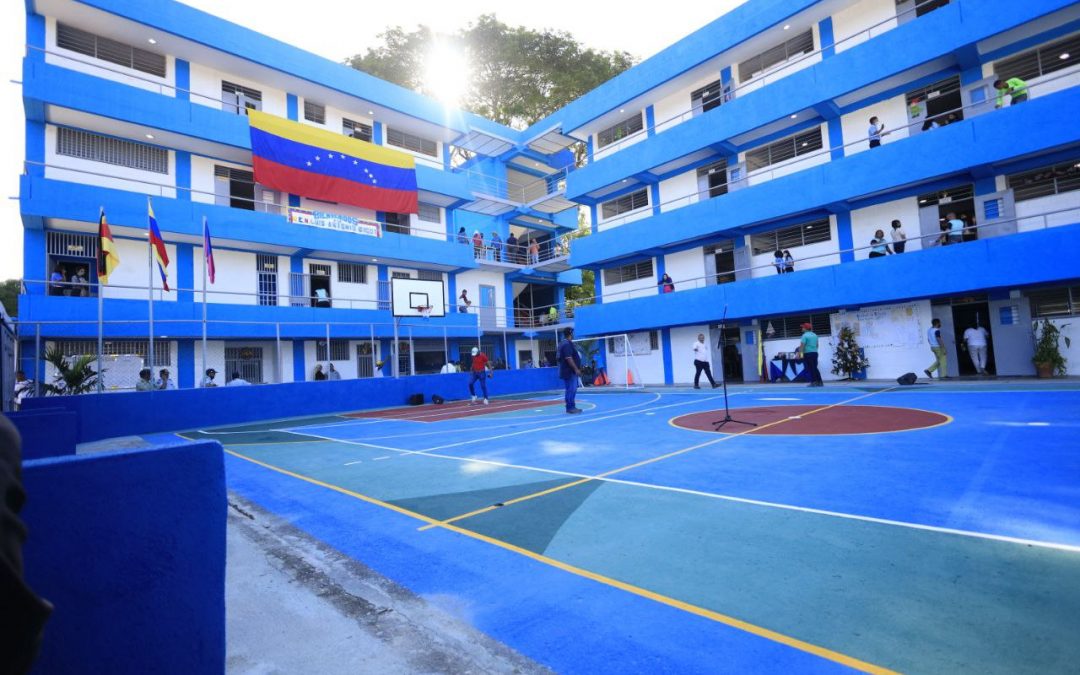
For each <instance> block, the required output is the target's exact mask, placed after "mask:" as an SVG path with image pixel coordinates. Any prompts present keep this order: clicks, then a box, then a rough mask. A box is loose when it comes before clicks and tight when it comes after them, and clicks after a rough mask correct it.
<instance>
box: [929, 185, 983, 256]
mask: <svg viewBox="0 0 1080 675" xmlns="http://www.w3.org/2000/svg"><path fill="white" fill-rule="evenodd" d="M949 214H953V215H954V216H955V217H956V218H957V219H959V220H960V221H961V222H962V223H963V224H964V229H963V241H974V240H975V239H978V238H979V232H978V230H977V229H976V228H977V227H978V225H977V223H976V221H975V191H974V186H972V185H961V186H958V187H955V188H951V189H948V190H941V191H939V192H932V193H927V194H923V195H919V230H920V234H921V235H922V236H923V240H922V246H923V248H928V247H930V246H937V245H941V244H944V243H946V242H947V241H948V240H947V238H946V236H945V235H946V233H947V232H948V230H949V221H950V220H951V218H950V217H949Z"/></svg>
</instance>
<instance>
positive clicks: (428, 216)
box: [416, 202, 442, 223]
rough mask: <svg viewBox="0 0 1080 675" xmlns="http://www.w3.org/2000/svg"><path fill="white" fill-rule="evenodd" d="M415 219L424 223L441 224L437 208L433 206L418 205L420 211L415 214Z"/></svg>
mask: <svg viewBox="0 0 1080 675" xmlns="http://www.w3.org/2000/svg"><path fill="white" fill-rule="evenodd" d="M416 217H417V218H419V219H420V220H422V221H424V222H425V223H441V222H442V217H441V212H440V209H439V207H438V206H435V205H434V204H424V203H423V202H421V203H420V210H419V211H418V212H417V214H416Z"/></svg>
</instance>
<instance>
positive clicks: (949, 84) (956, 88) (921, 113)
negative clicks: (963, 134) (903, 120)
mask: <svg viewBox="0 0 1080 675" xmlns="http://www.w3.org/2000/svg"><path fill="white" fill-rule="evenodd" d="M905 98H906V100H907V107H908V123H909V124H910V125H911V126H910V127H909V128H908V135H909V136H912V135H915V134H919V133H922V132H924V131H930V130H931V129H935V128H937V127H943V126H947V125H949V124H953V123H955V122H959V121H960V120H962V119H964V111H963V110H962V108H963V97H962V95H961V92H960V76H959V75H956V76H953V77H950V78H947V79H944V80H941V81H940V82H935V83H934V84H931V85H929V86H926V87H920V88H918V89H915V90H913V91H909V92H908V93H907V95H906V97H905Z"/></svg>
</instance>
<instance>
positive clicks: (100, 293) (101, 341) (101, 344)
mask: <svg viewBox="0 0 1080 675" xmlns="http://www.w3.org/2000/svg"><path fill="white" fill-rule="evenodd" d="M104 217H105V207H104V206H102V207H101V209H100V210H99V211H98V241H97V245H98V252H97V258H98V260H99V261H100V260H101V220H102V218H104ZM101 267H102V266H101V264H100V263H99V264H98V270H97V272H98V278H97V391H98V393H99V394H100V393H101V392H102V391H104V390H105V383H104V381H103V376H102V373H101V353H102V352H103V351H105V336H104V333H105V301H104V295H105V293H104V291H105V286H104V284H102V283H101ZM106 269H108V267H106Z"/></svg>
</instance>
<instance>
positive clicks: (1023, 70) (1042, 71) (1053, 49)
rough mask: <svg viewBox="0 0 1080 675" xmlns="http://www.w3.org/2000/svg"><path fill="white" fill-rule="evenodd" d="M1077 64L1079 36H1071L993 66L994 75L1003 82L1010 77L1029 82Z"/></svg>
mask: <svg viewBox="0 0 1080 675" xmlns="http://www.w3.org/2000/svg"><path fill="white" fill-rule="evenodd" d="M1077 63H1080V35H1073V36H1071V37H1067V38H1065V39H1064V40H1058V41H1057V42H1053V43H1051V44H1049V45H1044V46H1042V47H1036V48H1035V49H1030V50H1028V51H1026V52H1023V53H1022V54H1018V55H1016V56H1013V57H1012V58H1008V59H1004V60H1001V61H998V62H996V63H995V64H994V74H995V75H997V76H998V77H999V78H1001V79H1003V80H1007V79H1009V78H1010V77H1019V78H1020V79H1021V80H1030V79H1032V78H1036V77H1039V76H1042V75H1049V74H1050V73H1053V72H1055V71H1058V70H1064V69H1065V68H1071V67H1072V66H1075V65H1076V64H1077Z"/></svg>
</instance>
